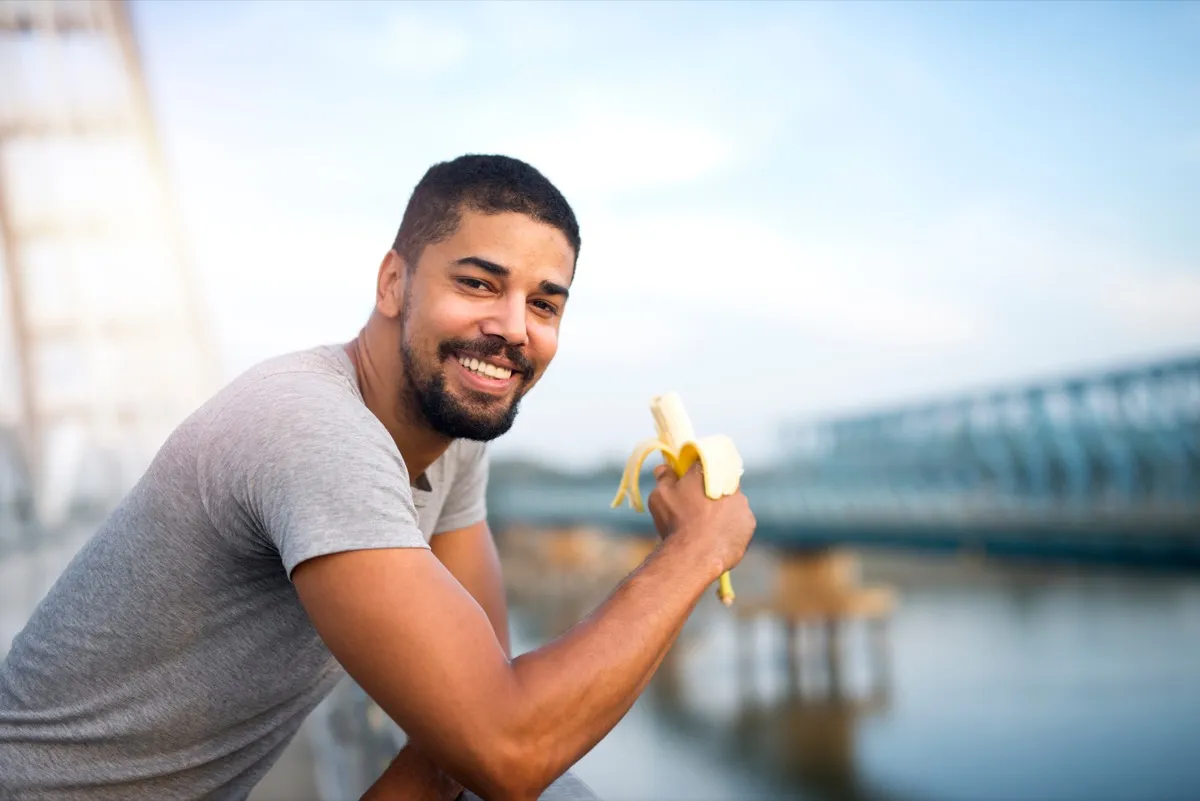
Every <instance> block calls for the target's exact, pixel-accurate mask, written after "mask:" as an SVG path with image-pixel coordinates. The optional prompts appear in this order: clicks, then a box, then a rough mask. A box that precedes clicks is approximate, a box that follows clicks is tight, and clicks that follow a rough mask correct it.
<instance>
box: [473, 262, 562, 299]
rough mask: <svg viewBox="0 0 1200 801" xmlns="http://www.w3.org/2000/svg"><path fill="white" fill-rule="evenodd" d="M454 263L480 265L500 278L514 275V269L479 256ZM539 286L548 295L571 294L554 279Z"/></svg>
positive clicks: (479, 266)
mask: <svg viewBox="0 0 1200 801" xmlns="http://www.w3.org/2000/svg"><path fill="white" fill-rule="evenodd" d="M454 263H455V264H458V265H461V266H463V267H478V268H479V269H481V270H483V271H484V272H486V273H491V274H492V275H494V276H497V277H499V278H507V277H509V276H510V275H512V270H510V269H508V268H507V267H505V266H504V265H503V264H496V263H495V262H494V261H488V260H486V259H481V258H479V257H478V256H466V257H465V258H461V259H458V260H457V261H455V262H454ZM538 288H539V289H541V290H542V292H543V293H544V294H546V295H560V296H561V297H562V299H563V300H566V299H567V298H568V297H570V295H571V293H570V292H569V291H567V288H566V287H565V286H563V285H562V284H556V283H554V282H553V281H545V280H543V281H542V282H541V283H539V284H538Z"/></svg>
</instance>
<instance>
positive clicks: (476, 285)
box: [455, 277, 491, 290]
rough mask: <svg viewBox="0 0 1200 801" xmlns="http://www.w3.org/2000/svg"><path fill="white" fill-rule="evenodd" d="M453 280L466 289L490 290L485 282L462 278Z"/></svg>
mask: <svg viewBox="0 0 1200 801" xmlns="http://www.w3.org/2000/svg"><path fill="white" fill-rule="evenodd" d="M455 280H456V281H457V282H458V283H459V284H460V285H461V286H465V287H466V288H467V289H475V290H480V289H490V288H491V287H489V286H488V284H487V281H481V280H480V279H478V278H468V277H462V278H456V279H455Z"/></svg>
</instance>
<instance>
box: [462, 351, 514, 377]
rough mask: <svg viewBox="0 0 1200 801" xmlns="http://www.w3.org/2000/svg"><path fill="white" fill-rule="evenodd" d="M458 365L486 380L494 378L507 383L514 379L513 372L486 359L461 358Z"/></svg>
mask: <svg viewBox="0 0 1200 801" xmlns="http://www.w3.org/2000/svg"><path fill="white" fill-rule="evenodd" d="M457 358H458V363H459V364H461V365H462V366H463V367H465V368H466V369H468V370H470V371H471V372H473V373H475V374H476V375H479V376H483V377H484V378H493V379H496V380H498V381H507V380H508V379H510V378H512V375H513V371H512V370H511V369H510V368H508V367H504V366H502V365H499V364H493V363H491V362H489V361H487V360H486V359H476V358H474V357H473V356H459V357H457Z"/></svg>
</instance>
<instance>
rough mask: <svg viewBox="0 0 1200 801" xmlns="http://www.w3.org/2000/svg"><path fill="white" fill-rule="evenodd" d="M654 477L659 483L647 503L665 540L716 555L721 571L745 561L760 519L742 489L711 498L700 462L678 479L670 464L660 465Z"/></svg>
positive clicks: (655, 470) (655, 524) (656, 526)
mask: <svg viewBox="0 0 1200 801" xmlns="http://www.w3.org/2000/svg"><path fill="white" fill-rule="evenodd" d="M654 479H655V481H656V482H657V486H655V488H654V491H653V492H651V493H650V498H649V500H648V501H647V506H648V508H649V510H650V515H651V517H653V518H654V526H655V528H657V529H658V533H659V535H660V536H661V537H662V538H663V539H664V540H668V539H670V540H674V541H680V542H681V544H683V543H686V544H687V545H688V546H689V547H696V548H698V549H700V552H701V553H703V554H705V555H712V556H716V557H717V559H718V560H719V561H720V564H721V570H722V572H723V571H726V570H730V569H732V568H733V567H734V566H735V565H736V564H737V563H738V562H740V561H742V557H743V556H744V555H745V553H746V548H747V546H749V545H750V540H751V538H752V537H753V536H754V529H755V527H756V526H757V521H756V520H755V519H754V513H753V512H751V511H750V503H749V502H748V501H747V500H746V496H745V494H744V493H743V492H742V491H741V489H739V490H738V491H737V492H735V493H734V494H732V495H726V496H725V497H723V498H718V499H716V500H713V499H712V498H709V497H708V496H707V495H705V494H704V474H703V472H702V468H701V466H700V462H698V461H697V462H696V463H695V464H693V465H692V466H691V467H690V468H689V469H688V471H687V472H686V473H684V474H683V476H681V477H678V478H677V477H676V476H675V471H674V470H672V469H671V468H670V467H669V466H668V465H665V464H663V465H659V466H658V467H656V468H655V469H654Z"/></svg>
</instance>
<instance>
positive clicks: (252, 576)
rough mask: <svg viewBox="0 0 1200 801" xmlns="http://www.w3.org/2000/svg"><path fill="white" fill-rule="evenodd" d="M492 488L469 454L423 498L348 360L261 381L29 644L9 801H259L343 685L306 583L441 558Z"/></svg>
mask: <svg viewBox="0 0 1200 801" xmlns="http://www.w3.org/2000/svg"><path fill="white" fill-rule="evenodd" d="M413 484H415V486H413ZM486 484H487V457H486V448H485V446H484V445H483V444H482V443H476V442H470V441H466V440H460V441H456V442H455V443H453V444H452V445H451V446H450V448H449V450H448V451H447V452H446V453H445V454H444V455H443V456H442V458H440V459H438V460H437V461H436V462H435V463H434V464H433V465H432V466H431V467H430V468H429V469H428V470H427V471H426V472H425V475H424V476H421V477H419V478H418V480H417V481H416V482H412V484H410V480H409V476H408V472H407V470H406V468H405V466H404V461H403V459H401V457H400V452H399V450H398V449H397V448H396V444H395V442H394V441H393V440H392V438H391V436H390V435H389V434H388V432H387V430H386V429H385V428H384V427H383V425H382V424H381V423H380V422H379V420H378V419H377V418H376V417H375V416H374V415H373V414H372V413H371V412H370V410H369V409H367V407H366V405H365V404H364V403H363V399H362V396H361V394H360V392H359V390H358V384H357V380H356V378H355V373H354V368H353V366H352V364H351V362H350V360H349V358H348V357H347V356H346V354H345V352H344V351H343V350H342V348H341V347H340V346H331V347H321V348H315V349H312V350H308V351H304V352H301V353H293V354H289V355H286V356H281V357H279V358H276V359H273V360H271V361H268V362H265V363H263V364H260V365H258V366H256V367H254V368H252V369H250V370H249V371H247V372H246V373H245V374H243V375H242V376H240V377H239V378H237V379H236V380H235V381H234V382H233V383H232V384H230V385H229V386H227V387H226V388H224V389H223V390H222V391H221V392H219V393H218V394H217V395H216V396H214V397H213V398H212V399H211V400H210V401H209V402H208V403H206V404H205V405H204V406H202V407H201V408H200V409H199V410H197V411H196V412H195V413H194V414H193V415H191V416H190V417H189V418H188V419H187V420H186V421H184V422H183V423H182V424H181V425H180V426H179V427H178V428H177V429H176V430H175V431H174V432H173V433H172V435H171V436H170V437H169V438H168V440H167V442H166V443H164V445H163V447H162V448H161V450H160V451H159V453H158V454H157V456H156V457H155V459H154V461H153V463H152V464H151V466H150V468H149V469H148V470H147V472H146V474H145V476H143V478H142V479H141V481H139V482H138V484H137V485H136V486H135V487H134V488H133V489H132V490H131V491H130V493H129V494H128V495H127V496H126V497H125V499H124V500H123V501H122V503H121V504H120V506H119V507H117V509H116V510H115V511H114V512H113V513H112V515H111V516H110V517H109V518H108V519H107V520H106V521H105V522H104V523H103V525H101V526H100V528H99V529H98V530H97V531H96V533H95V534H94V535H93V536H92V537H91V539H90V540H89V541H88V542H87V543H86V544H85V545H84V546H83V548H82V549H81V550H80V552H79V553H78V554H77V555H76V556H75V558H74V559H73V560H72V561H71V563H70V564H69V565H68V567H67V568H66V569H65V571H64V572H63V574H62V576H61V577H59V579H58V581H57V582H56V583H55V585H54V587H53V588H52V589H51V590H50V592H49V593H48V594H47V596H46V598H45V599H44V600H43V601H42V603H41V604H40V605H39V606H38V607H37V609H36V611H35V612H34V613H33V615H32V617H31V618H30V620H29V621H28V623H27V624H26V626H25V628H24V630H23V631H22V632H21V633H20V634H19V635H18V636H17V637H16V639H15V640H14V641H13V644H12V648H11V650H10V652H9V654H8V657H7V659H6V661H5V662H4V663H3V665H0V798H5V799H9V798H20V799H25V798H36V799H143V798H144V799H156V801H157V799H178V798H214V799H241V798H244V797H245V796H246V795H247V794H248V793H249V792H250V790H251V788H253V786H254V785H255V784H256V783H257V782H258V781H259V780H260V779H261V778H262V777H263V775H264V774H265V773H266V772H267V770H268V769H269V768H270V767H271V765H272V763H273V762H274V761H275V760H276V759H277V758H278V757H279V755H280V753H281V752H282V751H283V749H284V747H285V746H286V745H287V744H288V742H289V741H290V740H291V738H292V737H293V736H294V735H295V733H296V731H297V729H298V728H299V726H300V724H301V722H302V721H303V720H304V718H305V717H306V716H307V715H308V714H309V713H310V712H311V711H312V710H313V708H314V707H315V706H316V705H317V704H318V703H319V702H320V701H321V699H322V698H323V697H324V696H325V695H326V694H327V693H328V692H329V691H330V690H331V689H332V687H333V686H334V684H336V683H337V681H338V680H339V679H340V678H341V677H342V676H343V675H345V674H344V671H343V670H342V668H341V666H340V665H339V664H338V663H337V661H336V660H335V659H334V658H333V656H332V655H331V654H330V652H329V650H328V649H327V648H326V647H325V645H324V643H323V642H322V641H321V639H320V637H319V636H318V635H317V632H316V631H315V630H314V629H313V627H312V625H311V624H310V623H309V620H308V617H307V615H306V614H305V612H304V609H303V607H302V606H301V605H300V602H299V600H298V598H297V596H296V591H295V589H294V588H293V586H292V583H291V581H290V576H291V572H292V569H293V568H295V566H296V565H297V564H299V563H300V562H302V561H304V560H305V559H309V558H312V557H315V556H320V555H322V554H329V553H334V552H337V551H347V550H355V549H363V548H428V547H429V540H430V537H431V536H433V535H435V534H437V533H440V532H443V531H449V530H453V529H457V528H462V527H465V526H468V525H471V524H473V523H476V522H478V521H480V520H482V519H484V516H485V508H484V491H485V488H486Z"/></svg>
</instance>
